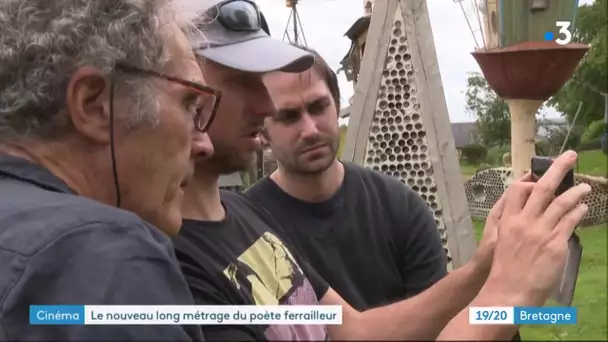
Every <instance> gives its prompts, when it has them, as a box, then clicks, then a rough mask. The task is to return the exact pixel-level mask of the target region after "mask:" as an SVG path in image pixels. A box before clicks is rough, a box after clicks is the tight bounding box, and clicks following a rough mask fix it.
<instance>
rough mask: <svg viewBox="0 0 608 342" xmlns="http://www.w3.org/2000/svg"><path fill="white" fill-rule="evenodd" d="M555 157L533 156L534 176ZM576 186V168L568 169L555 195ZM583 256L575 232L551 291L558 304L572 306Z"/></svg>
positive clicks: (536, 177) (542, 173)
mask: <svg viewBox="0 0 608 342" xmlns="http://www.w3.org/2000/svg"><path fill="white" fill-rule="evenodd" d="M552 163H553V159H551V158H547V157H533V158H532V178H533V179H534V181H537V180H538V179H539V178H540V177H542V176H543V175H544V174H545V172H547V170H548V169H549V167H550V166H551V164H552ZM573 186H574V170H570V171H568V173H567V174H566V176H565V177H564V179H563V180H562V182H561V183H560V185H559V187H558V188H557V190H556V191H555V196H556V197H557V196H559V195H561V194H562V193H564V192H565V191H566V190H568V189H570V188H571V187H573ZM582 256H583V245H582V244H581V242H580V238H579V237H578V235H576V233H573V234H572V236H571V237H570V239H568V257H567V259H566V264H565V265H564V270H563V272H562V277H561V279H560V282H559V283H558V284H557V285H556V287H555V289H553V291H552V293H551V299H553V300H554V301H556V302H557V303H558V304H561V305H565V306H570V305H572V299H573V298H574V290H575V288H576V280H577V279H578V273H579V269H580V266H581V261H582Z"/></svg>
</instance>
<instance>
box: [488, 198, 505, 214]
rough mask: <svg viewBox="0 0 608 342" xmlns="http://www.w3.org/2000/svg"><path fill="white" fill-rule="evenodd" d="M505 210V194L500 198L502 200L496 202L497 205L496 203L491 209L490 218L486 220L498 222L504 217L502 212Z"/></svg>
mask: <svg viewBox="0 0 608 342" xmlns="http://www.w3.org/2000/svg"><path fill="white" fill-rule="evenodd" d="M504 208H505V194H504V193H503V194H502V196H500V198H499V199H498V201H496V203H494V206H493V207H492V209H490V212H489V213H488V218H487V219H486V221H498V220H500V217H501V216H502V212H503V210H504Z"/></svg>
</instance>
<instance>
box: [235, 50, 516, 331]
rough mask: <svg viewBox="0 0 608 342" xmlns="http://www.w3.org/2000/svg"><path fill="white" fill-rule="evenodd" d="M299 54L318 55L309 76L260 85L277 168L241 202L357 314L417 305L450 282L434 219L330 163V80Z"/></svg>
mask: <svg viewBox="0 0 608 342" xmlns="http://www.w3.org/2000/svg"><path fill="white" fill-rule="evenodd" d="M305 49H306V50H307V51H309V52H310V53H312V54H314V55H315V62H314V64H313V66H312V67H311V68H310V69H309V70H307V71H305V72H303V73H300V74H299V75H293V74H289V75H288V74H285V73H280V72H276V73H269V74H267V75H266V76H265V78H264V81H265V85H266V86H267V89H268V90H269V92H270V95H271V98H272V99H273V101H274V104H275V106H276V112H275V114H274V115H273V116H272V117H269V118H267V119H266V129H265V130H264V138H265V140H267V142H268V143H269V145H270V148H271V149H272V154H273V156H274V157H275V158H276V160H277V163H278V165H279V167H278V169H277V170H276V171H275V172H273V173H272V174H271V175H270V176H269V177H266V178H263V179H262V180H260V181H259V182H257V183H256V184H255V185H254V186H252V187H251V188H250V189H249V190H248V191H247V193H246V196H247V197H249V198H250V199H251V200H252V202H254V203H256V204H258V205H261V206H263V207H264V208H265V209H266V210H268V211H269V212H270V213H271V214H272V215H273V217H274V218H275V220H276V221H277V222H278V224H279V225H280V226H281V227H283V229H284V231H285V232H286V235H287V236H288V237H289V238H290V240H291V242H292V243H293V245H294V246H296V247H297V250H298V252H299V253H301V254H302V255H303V256H304V257H305V258H306V260H307V261H308V262H310V264H311V266H312V267H313V268H314V269H315V271H317V272H318V273H319V274H320V275H321V277H323V278H324V279H325V280H326V281H327V282H328V283H329V285H330V286H331V287H332V288H333V289H335V290H336V291H337V292H338V293H339V294H340V295H341V296H342V297H343V298H344V299H345V300H346V301H347V302H348V303H349V304H351V305H352V306H353V307H354V308H356V309H357V310H367V309H370V308H375V307H378V306H382V305H387V304H390V303H394V302H397V301H399V300H403V299H405V298H409V297H411V296H414V295H416V294H418V293H420V292H422V291H424V290H426V289H427V288H429V287H430V286H432V285H433V284H435V283H436V282H437V281H439V280H440V279H442V278H443V277H444V276H446V275H447V255H446V253H445V252H444V250H443V247H442V244H441V239H440V236H439V234H438V231H437V224H436V222H435V220H434V217H433V215H432V213H431V211H430V209H429V208H428V206H427V204H426V203H425V202H424V200H423V199H422V198H421V197H420V196H419V195H418V194H417V193H415V192H414V191H413V190H411V189H410V188H409V187H407V186H406V185H405V184H403V183H401V182H400V181H399V180H397V179H395V178H393V177H389V176H387V175H383V174H381V173H378V172H375V171H373V170H371V169H369V168H364V167H361V166H358V165H356V164H353V163H347V162H340V161H338V160H337V151H338V145H339V143H340V131H339V127H338V115H339V103H340V102H339V100H340V90H339V88H338V82H337V77H336V74H335V73H334V72H333V70H331V68H330V67H329V66H328V65H327V62H326V61H325V60H324V59H323V57H321V55H319V54H318V53H317V52H316V51H314V50H312V49H309V48H305ZM372 279H373V280H372ZM516 339H517V340H518V339H519V337H518V335H517V336H516Z"/></svg>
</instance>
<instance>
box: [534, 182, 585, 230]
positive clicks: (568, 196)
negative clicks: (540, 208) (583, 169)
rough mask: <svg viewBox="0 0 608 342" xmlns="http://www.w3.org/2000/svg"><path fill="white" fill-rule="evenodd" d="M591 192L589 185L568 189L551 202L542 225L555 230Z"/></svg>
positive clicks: (543, 217)
mask: <svg viewBox="0 0 608 342" xmlns="http://www.w3.org/2000/svg"><path fill="white" fill-rule="evenodd" d="M590 192H591V187H590V186H589V184H585V183H582V184H579V185H577V186H575V187H572V188H570V189H568V190H567V191H566V192H564V193H563V194H561V195H560V196H559V197H557V198H556V199H555V200H553V201H552V202H551V204H550V205H549V207H547V210H546V211H545V212H544V214H543V216H542V219H541V220H542V221H541V222H542V225H544V226H545V227H546V229H548V230H553V229H554V228H555V227H556V225H557V224H558V222H560V221H561V219H562V218H563V217H564V216H565V215H567V214H568V213H570V212H571V211H572V210H574V209H575V208H577V206H578V205H579V204H580V203H581V201H582V200H583V199H584V198H585V196H587V195H588V194H589V193H590Z"/></svg>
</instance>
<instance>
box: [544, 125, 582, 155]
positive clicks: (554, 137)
mask: <svg viewBox="0 0 608 342" xmlns="http://www.w3.org/2000/svg"><path fill="white" fill-rule="evenodd" d="M581 134H582V132H581V129H580V128H578V127H573V128H572V131H571V132H570V135H569V136H568V141H567V142H566V144H565V146H564V151H566V150H570V149H576V148H577V146H578V145H579V144H580V142H581ZM567 135H568V127H566V126H559V127H554V128H550V129H548V134H547V138H546V140H545V141H544V143H543V145H542V149H543V151H542V152H543V154H544V155H547V156H555V155H557V154H559V151H560V149H561V147H562V145H564V140H566V136H567Z"/></svg>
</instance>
